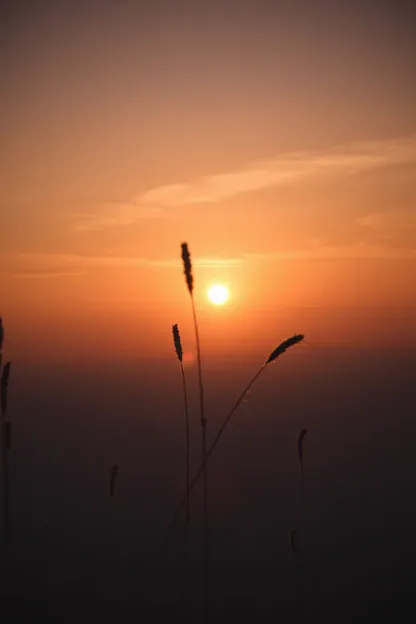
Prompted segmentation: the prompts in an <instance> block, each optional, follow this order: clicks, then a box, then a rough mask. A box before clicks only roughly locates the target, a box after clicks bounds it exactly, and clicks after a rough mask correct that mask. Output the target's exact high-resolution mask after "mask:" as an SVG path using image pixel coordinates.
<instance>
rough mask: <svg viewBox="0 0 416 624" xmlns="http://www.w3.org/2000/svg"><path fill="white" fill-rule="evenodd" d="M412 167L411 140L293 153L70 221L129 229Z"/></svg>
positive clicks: (414, 149) (415, 156)
mask: <svg viewBox="0 0 416 624" xmlns="http://www.w3.org/2000/svg"><path fill="white" fill-rule="evenodd" d="M411 163H416V135H414V136H410V137H407V138H400V139H393V140H385V141H369V142H361V143H358V142H357V143H349V144H347V145H342V146H338V147H336V148H334V149H332V150H329V151H327V152H318V153H311V152H298V153H293V154H286V155H282V156H279V157H277V158H275V159H271V160H262V161H257V162H253V163H251V164H249V165H247V166H246V167H244V168H242V169H239V170H236V171H230V172H226V173H222V174H218V175H213V176H205V177H201V178H198V179H196V180H191V181H189V182H185V183H178V184H168V185H161V186H158V187H156V188H153V189H150V190H149V191H146V192H144V193H142V194H140V195H138V196H136V197H135V198H133V199H132V200H131V201H130V202H126V203H125V204H106V205H104V206H101V208H100V209H99V211H97V212H94V213H90V214H87V215H73V216H74V217H76V218H77V220H78V223H77V224H76V226H75V229H77V230H84V231H85V230H95V229H100V228H105V227H111V226H123V225H129V224H131V223H134V222H136V221H139V220H140V219H155V218H160V217H163V215H164V214H165V213H166V210H171V209H178V208H181V207H185V206H189V205H197V204H206V203H216V202H219V201H223V200H225V199H229V198H232V197H235V196H236V195H239V194H243V193H249V192H253V191H260V190H263V189H267V188H272V187H279V186H290V185H291V184H294V183H297V184H298V183H299V182H301V181H307V180H325V179H331V178H334V177H342V176H350V175H356V174H359V173H362V172H365V171H370V170H372V169H376V168H380V167H386V166H395V165H405V164H411Z"/></svg>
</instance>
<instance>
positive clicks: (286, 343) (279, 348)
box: [163, 334, 304, 541]
mask: <svg viewBox="0 0 416 624" xmlns="http://www.w3.org/2000/svg"><path fill="white" fill-rule="evenodd" d="M303 338H304V336H303V334H297V335H295V336H292V337H291V338H288V339H287V340H284V341H283V342H282V343H280V344H279V345H278V346H277V347H276V349H275V350H274V351H273V352H272V353H271V354H270V356H269V357H268V359H267V360H266V362H265V363H264V364H263V365H262V366H261V367H260V368H259V370H258V371H257V373H256V374H255V375H254V377H253V378H252V379H251V380H250V381H249V383H248V384H247V386H246V387H245V388H244V390H243V392H242V393H241V394H240V396H239V397H238V399H237V401H236V402H235V403H234V405H233V407H232V408H231V410H230V412H229V413H228V415H227V416H226V418H225V420H224V422H223V423H222V425H221V427H220V429H219V430H218V433H217V435H216V436H215V438H214V440H213V442H212V444H211V446H210V448H209V450H208V451H207V453H206V455H205V463H206V462H208V460H209V458H210V457H211V455H212V453H213V451H214V449H215V447H216V446H217V444H218V442H219V440H220V438H221V436H222V434H223V432H224V430H225V428H226V426H227V424H228V423H229V422H230V420H231V417H232V415H233V414H234V412H235V411H236V409H237V408H238V407H239V405H240V404H241V402H242V401H243V399H244V397H245V395H246V394H247V393H248V391H249V390H250V388H251V387H252V385H253V384H254V383H255V381H256V380H257V379H258V378H259V377H260V375H261V373H262V372H263V371H264V370H265V369H266V367H267V366H268V365H269V364H270V363H271V362H273V361H274V360H276V359H277V358H278V357H279V356H280V355H281V354H282V353H284V352H285V351H286V350H287V349H288V348H289V347H291V346H293V345H295V344H297V343H299V342H301V341H302V340H303ZM205 467H206V466H204V464H201V466H200V467H199V469H198V471H197V473H196V474H195V476H194V478H193V479H192V481H191V483H190V486H189V491H191V490H192V488H193V487H194V486H195V484H196V483H197V481H198V479H199V477H200V476H201V474H203V473H204V470H205ZM188 494H189V492H188ZM185 504H186V496H185V498H184V499H183V500H182V501H181V503H180V505H179V506H178V508H177V510H176V512H175V515H174V516H173V519H172V521H171V523H170V524H169V526H168V529H167V532H166V534H165V538H164V540H163V541H165V540H166V539H167V537H168V536H169V534H170V532H171V530H172V529H173V527H174V526H175V524H176V521H177V520H178V518H179V516H180V515H181V513H182V510H183V508H184V506H185Z"/></svg>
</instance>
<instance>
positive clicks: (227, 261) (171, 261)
mask: <svg viewBox="0 0 416 624" xmlns="http://www.w3.org/2000/svg"><path fill="white" fill-rule="evenodd" d="M353 259H354V260H356V259H363V260H377V259H380V260H394V259H398V260H416V247H407V248H405V247H403V248H401V247H400V248H399V247H386V246H383V245H376V244H370V243H365V242H361V243H360V242H358V243H357V242H356V243H352V244H349V245H333V246H332V245H322V244H316V245H314V244H311V245H310V246H308V247H305V248H298V249H293V250H286V251H278V252H274V251H270V252H265V253H241V254H240V255H238V256H233V257H223V258H219V257H209V256H199V257H198V256H194V257H193V259H192V263H193V264H194V266H196V267H200V268H206V269H210V268H212V269H218V268H239V267H244V266H246V265H247V264H251V263H258V262H260V263H262V262H269V263H270V262H277V261H290V260H308V261H325V260H327V261H336V260H353ZM0 263H1V265H2V266H9V267H13V268H11V269H10V270H6V271H0V276H2V277H13V278H15V277H21V278H27V279H29V278H30V279H40V278H43V279H53V278H58V277H68V276H82V275H85V274H86V273H87V272H88V271H89V270H92V269H95V268H102V267H117V268H120V267H126V268H129V267H131V268H134V267H137V268H140V267H141V268H147V269H152V268H153V269H175V270H178V269H180V268H181V266H182V263H181V260H180V259H178V258H165V259H152V258H145V257H135V256H84V255H76V254H8V255H7V258H6V256H5V255H4V254H1V255H0Z"/></svg>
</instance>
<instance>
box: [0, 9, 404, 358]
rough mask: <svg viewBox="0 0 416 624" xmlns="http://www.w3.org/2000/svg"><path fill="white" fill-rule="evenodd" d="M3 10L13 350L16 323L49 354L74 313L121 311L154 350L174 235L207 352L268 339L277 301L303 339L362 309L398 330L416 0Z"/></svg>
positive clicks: (90, 331)
mask: <svg viewBox="0 0 416 624" xmlns="http://www.w3.org/2000/svg"><path fill="white" fill-rule="evenodd" d="M1 10H2V20H1V22H2V27H1V28H2V36H1V48H2V51H1V59H2V60H1V63H2V74H3V84H4V85H5V87H6V88H5V90H4V92H5V97H3V98H2V104H1V107H2V116H1V119H2V122H1V124H2V135H3V137H4V138H3V141H2V158H3V159H4V166H3V176H2V178H3V181H2V191H1V195H0V210H1V219H2V228H1V232H0V237H1V269H0V280H1V289H2V294H3V297H2V314H3V316H4V317H5V319H7V321H6V322H7V324H8V326H9V339H10V340H12V341H13V342H12V343H11V344H12V345H13V351H14V352H18V353H19V357H21V356H23V353H24V351H25V345H26V347H27V345H28V341H29V342H30V343H32V346H33V347H34V348H36V350H37V351H38V352H39V351H42V353H43V354H44V355H45V357H46V353H48V352H49V351H50V348H49V347H50V346H51V345H53V349H52V350H53V353H54V354H55V356H62V357H63V353H62V350H61V352H60V346H63V345H65V347H64V350H66V351H67V353H68V349H70V348H71V345H68V344H66V338H65V336H63V334H64V333H65V331H64V328H65V327H66V326H67V325H68V323H71V325H72V326H78V327H79V334H80V335H81V334H82V336H83V338H82V344H85V336H86V335H88V336H89V339H90V345H91V349H90V352H91V353H97V350H98V351H99V345H100V344H103V341H104V340H106V339H108V341H110V342H111V340H112V338H111V335H113V337H114V332H112V331H111V328H114V326H117V328H118V339H117V344H118V349H119V352H120V356H123V357H127V356H129V355H131V351H132V348H134V349H139V348H140V349H141V348H144V349H146V350H149V349H152V348H154V352H155V353H156V352H159V353H160V355H161V356H162V354H166V355H167V354H168V353H169V348H170V345H168V344H167V343H168V341H169V339H167V335H168V334H169V331H170V326H171V324H172V323H173V322H178V323H179V324H182V326H183V327H184V329H188V328H189V329H190V328H191V325H190V315H189V310H188V309H187V308H186V306H187V304H188V302H187V300H186V292H185V288H184V283H183V280H182V275H181V266H180V243H181V242H182V241H183V240H186V241H187V242H188V243H189V246H190V250H191V254H192V257H193V262H194V267H195V280H196V290H195V297H196V299H197V305H198V307H199V310H200V312H199V313H200V316H201V323H205V324H206V329H207V331H208V329H209V328H211V327H215V328H216V337H217V342H218V345H220V343H221V345H220V346H221V350H222V352H223V353H225V352H227V351H229V350H231V349H232V348H233V344H235V345H236V348H238V344H241V341H242V335H243V332H247V333H248V334H250V335H251V334H254V333H255V332H256V333H257V335H258V339H259V340H260V341H261V349H264V348H266V350H268V348H269V347H266V345H270V341H271V342H272V343H274V342H276V338H275V335H276V331H275V330H274V327H273V324H274V321H273V319H274V318H275V317H276V315H278V316H279V317H280V318H281V319H282V320H283V328H284V329H283V331H282V332H277V333H278V334H279V336H278V338H280V337H283V335H282V333H284V331H285V330H286V327H287V330H289V331H290V329H289V325H290V323H289V322H288V319H289V318H291V319H293V321H294V323H293V326H292V329H293V331H301V330H303V329H304V330H305V332H306V331H308V333H309V334H310V333H311V332H312V334H313V337H314V340H315V342H316V344H321V343H323V342H325V341H326V342H330V343H333V344H341V343H348V342H351V341H352V340H357V341H360V340H362V339H363V338H364V336H365V335H366V334H367V335H368V334H369V333H372V334H373V335H374V332H373V331H371V332H370V328H371V327H375V328H376V330H377V332H380V333H379V339H378V340H377V341H376V342H380V341H382V342H383V343H385V342H389V341H390V342H392V343H394V344H397V342H400V343H402V344H403V345H405V344H407V343H408V342H409V340H412V344H414V340H415V338H414V336H415V334H414V330H415V306H416V299H415V291H414V288H412V287H411V285H410V284H411V279H412V277H413V276H414V271H415V262H416V247H415V244H416V238H415V226H416V218H415V197H416V186H415V185H416V183H415V179H416V178H415V171H416V169H415V164H416V163H415V161H416V122H415V114H414V111H415V110H416V88H415V82H414V69H415V67H414V56H415V55H414V52H415V44H414V28H415V13H414V7H413V3H411V2H369V1H365V2H359V3H356V2H348V3H341V5H338V4H337V6H335V5H334V3H328V2H319V1H318V2H306V3H305V2H269V1H259V2H237V3H235V2H210V3H200V2H192V3H186V2H175V3H170V2H157V1H156V2H131V1H127V0H126V1H123V2H117V3H115V2H110V1H107V0H103V1H101V2H94V1H85V2H65V1H58V2H47V1H45V2H43V1H37V2H25V1H17V2H6V3H3V4H2V9H1ZM213 282H220V283H223V282H224V283H226V284H227V285H228V287H229V289H230V294H231V296H230V299H229V305H227V306H224V307H223V308H222V309H221V311H219V310H218V309H215V310H214V309H213V307H212V306H210V305H209V303H208V302H207V297H206V290H207V287H208V286H209V284H211V283H213ZM29 310H30V319H29V318H28V311H29ZM307 310H308V312H306V311H307ZM393 319H394V320H395V322H394V326H395V328H394V332H393V331H392V327H391V325H392V320H393ZM34 322H36V326H37V327H38V328H39V329H41V333H42V345H43V346H42V348H40V345H39V344H37V343H36V338H35V336H33V332H28V323H30V324H32V323H34ZM302 323H303V326H302V327H301V324H302ZM328 323H329V324H330V325H331V324H332V326H333V327H332V332H330V335H329V333H328V332H327V330H326V327H325V326H326V325H327V324H328ZM138 325H142V326H146V328H147V330H146V332H145V333H143V332H142V334H141V336H140V335H139V332H138ZM274 325H275V324H274ZM295 325H296V327H295ZM410 325H411V330H412V331H409V328H410ZM259 327H261V329H260V330H259V329H258V328H259ZM412 333H413V338H410V336H411V335H412ZM84 334H85V335H84ZM38 335H39V332H38ZM104 336H106V338H104ZM226 336H228V338H226ZM57 337H59V338H60V340H59V345H58V344H57V342H56V338H57ZM189 339H190V340H191V336H190V337H189ZM370 340H372V341H373V342H374V340H373V338H371V339H370ZM214 342H215V340H214ZM71 343H72V344H73V345H75V343H76V349H77V350H79V348H80V346H81V345H80V344H78V342H77V340H76V339H75V343H74V337H73V336H72V337H71ZM211 344H214V343H213V342H211V341H210V342H209V346H207V349H208V350H209V349H210V348H211ZM114 346H115V345H114V344H113V343H112V347H114ZM74 348H75V346H74ZM86 350H88V349H86ZM26 351H27V349H26ZM51 357H52V356H51Z"/></svg>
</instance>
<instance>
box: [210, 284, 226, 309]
mask: <svg viewBox="0 0 416 624" xmlns="http://www.w3.org/2000/svg"><path fill="white" fill-rule="evenodd" d="M229 294H230V293H229V291H228V288H226V287H225V286H223V285H222V284H214V286H211V288H210V289H209V291H208V297H209V300H210V301H211V303H214V304H215V305H222V304H223V303H225V302H226V301H227V299H228V296H229Z"/></svg>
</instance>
